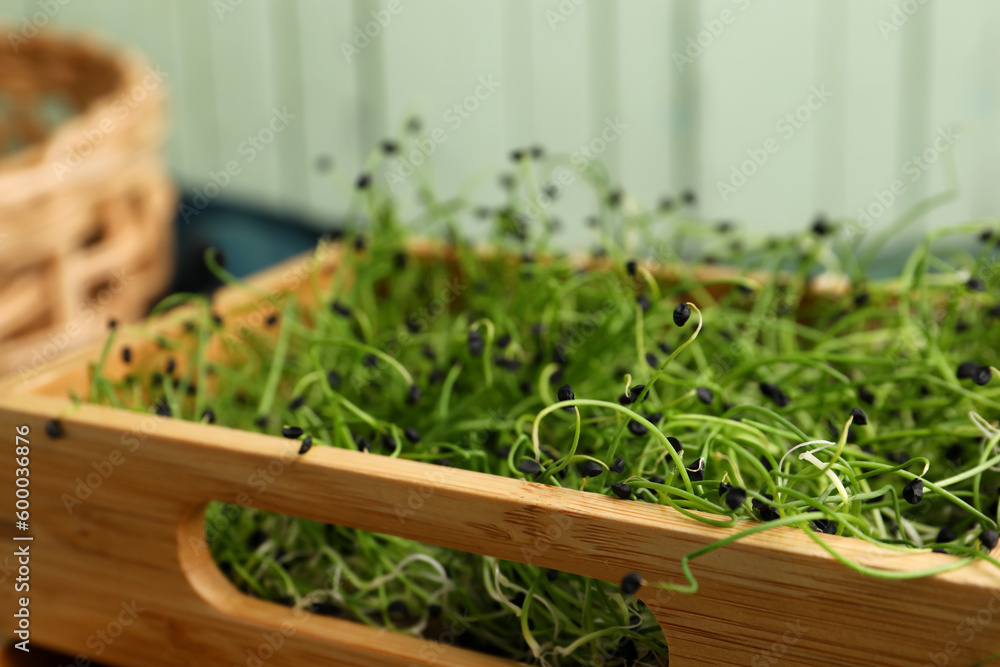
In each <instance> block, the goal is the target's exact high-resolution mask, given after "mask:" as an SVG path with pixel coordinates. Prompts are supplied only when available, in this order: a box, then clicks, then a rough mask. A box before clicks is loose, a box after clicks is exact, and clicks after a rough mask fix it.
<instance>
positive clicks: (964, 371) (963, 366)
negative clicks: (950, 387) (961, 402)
mask: <svg viewBox="0 0 1000 667" xmlns="http://www.w3.org/2000/svg"><path fill="white" fill-rule="evenodd" d="M980 368H981V366H980V365H979V363H978V362H976V361H963V362H962V363H960V364H959V365H958V370H957V371H955V377H957V378H958V379H959V380H966V379H968V378H971V377H972V376H973V375H975V373H976V371H978V370H979V369H980Z"/></svg>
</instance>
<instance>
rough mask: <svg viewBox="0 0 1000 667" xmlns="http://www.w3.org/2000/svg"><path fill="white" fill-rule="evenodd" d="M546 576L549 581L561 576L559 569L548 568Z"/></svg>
mask: <svg viewBox="0 0 1000 667" xmlns="http://www.w3.org/2000/svg"><path fill="white" fill-rule="evenodd" d="M545 578H546V579H548V580H549V581H555V580H556V579H558V578H559V570H548V571H547V572H546V573H545Z"/></svg>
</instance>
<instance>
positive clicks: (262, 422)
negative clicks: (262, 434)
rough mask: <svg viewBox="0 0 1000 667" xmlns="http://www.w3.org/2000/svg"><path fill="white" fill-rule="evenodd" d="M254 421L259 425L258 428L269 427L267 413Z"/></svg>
mask: <svg viewBox="0 0 1000 667" xmlns="http://www.w3.org/2000/svg"><path fill="white" fill-rule="evenodd" d="M253 423H254V424H256V425H257V428H261V429H263V428H267V415H262V416H260V417H257V419H255V420H254V422H253Z"/></svg>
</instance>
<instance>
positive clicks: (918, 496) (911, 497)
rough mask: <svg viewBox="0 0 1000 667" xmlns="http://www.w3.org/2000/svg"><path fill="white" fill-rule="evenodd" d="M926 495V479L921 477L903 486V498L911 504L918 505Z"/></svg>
mask: <svg viewBox="0 0 1000 667" xmlns="http://www.w3.org/2000/svg"><path fill="white" fill-rule="evenodd" d="M923 497H924V481H923V480H922V479H920V478H919V477H918V478H917V479H915V480H912V481H911V482H910V483H909V484H907V485H906V486H905V487H903V498H904V499H905V500H906V502H908V503H910V504H911V505H916V504H917V503H919V502H920V501H921V500H922V499H923Z"/></svg>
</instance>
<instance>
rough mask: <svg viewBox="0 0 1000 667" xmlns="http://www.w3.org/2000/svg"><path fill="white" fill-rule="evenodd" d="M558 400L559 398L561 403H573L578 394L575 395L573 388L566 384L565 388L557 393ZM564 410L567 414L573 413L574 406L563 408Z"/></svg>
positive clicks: (562, 387) (560, 388)
mask: <svg viewBox="0 0 1000 667" xmlns="http://www.w3.org/2000/svg"><path fill="white" fill-rule="evenodd" d="M556 398H558V399H559V401H560V402H562V401H572V400H574V399H575V398H576V394H574V393H573V387H571V386H569V385H568V384H564V385H563V386H561V387H559V391H557V392H556ZM563 410H566V411H567V412H573V406H572V405H567V406H566V407H564V408H563Z"/></svg>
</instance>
